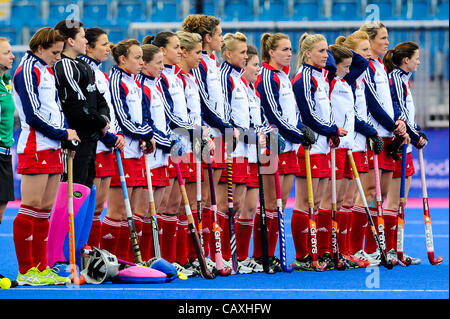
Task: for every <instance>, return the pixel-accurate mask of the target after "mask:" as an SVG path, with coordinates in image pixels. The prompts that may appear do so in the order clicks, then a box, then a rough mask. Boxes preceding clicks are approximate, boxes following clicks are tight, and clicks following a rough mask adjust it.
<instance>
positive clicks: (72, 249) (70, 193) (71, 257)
mask: <svg viewBox="0 0 450 319" xmlns="http://www.w3.org/2000/svg"><path fill="white" fill-rule="evenodd" d="M72 144H73V145H74V146H77V145H78V142H76V141H72ZM68 152H69V154H68V159H67V195H68V203H69V205H68V206H69V207H68V210H69V234H68V239H69V264H70V276H71V278H72V282H73V283H74V284H75V285H82V284H84V282H85V280H84V277H83V276H82V275H81V276H80V277H78V273H77V264H76V255H75V254H76V252H75V222H74V210H73V152H72V151H71V150H68Z"/></svg>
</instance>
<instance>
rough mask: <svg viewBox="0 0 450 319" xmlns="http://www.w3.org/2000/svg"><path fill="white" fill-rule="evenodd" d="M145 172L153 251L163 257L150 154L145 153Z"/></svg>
mask: <svg viewBox="0 0 450 319" xmlns="http://www.w3.org/2000/svg"><path fill="white" fill-rule="evenodd" d="M144 159H145V172H146V173H147V185H148V197H149V207H150V221H151V225H152V237H153V252H154V253H155V257H156V258H158V259H160V258H161V246H160V244H159V230H158V219H157V218H156V208H155V199H154V197H153V184H152V173H151V170H150V155H149V154H144Z"/></svg>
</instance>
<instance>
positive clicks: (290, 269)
mask: <svg viewBox="0 0 450 319" xmlns="http://www.w3.org/2000/svg"><path fill="white" fill-rule="evenodd" d="M281 268H282V269H283V271H284V272H287V273H291V272H293V271H294V264H292V263H291V264H289V265H283V264H281Z"/></svg>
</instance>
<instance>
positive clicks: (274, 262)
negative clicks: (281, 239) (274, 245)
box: [269, 256, 283, 272]
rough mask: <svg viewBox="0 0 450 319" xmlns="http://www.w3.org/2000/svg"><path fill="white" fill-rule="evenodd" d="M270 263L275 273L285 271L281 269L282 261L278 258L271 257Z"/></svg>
mask: <svg viewBox="0 0 450 319" xmlns="http://www.w3.org/2000/svg"><path fill="white" fill-rule="evenodd" d="M269 262H270V263H271V264H272V268H273V270H275V272H282V271H283V268H281V260H280V259H278V257H277V256H271V257H269Z"/></svg>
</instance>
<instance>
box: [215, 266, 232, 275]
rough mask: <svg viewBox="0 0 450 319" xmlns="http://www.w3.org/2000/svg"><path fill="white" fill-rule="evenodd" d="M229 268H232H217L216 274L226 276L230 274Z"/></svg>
mask: <svg viewBox="0 0 450 319" xmlns="http://www.w3.org/2000/svg"><path fill="white" fill-rule="evenodd" d="M231 270H232V269H231V267H227V268H223V269H220V270H217V275H219V276H222V277H227V276H229V275H231Z"/></svg>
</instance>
